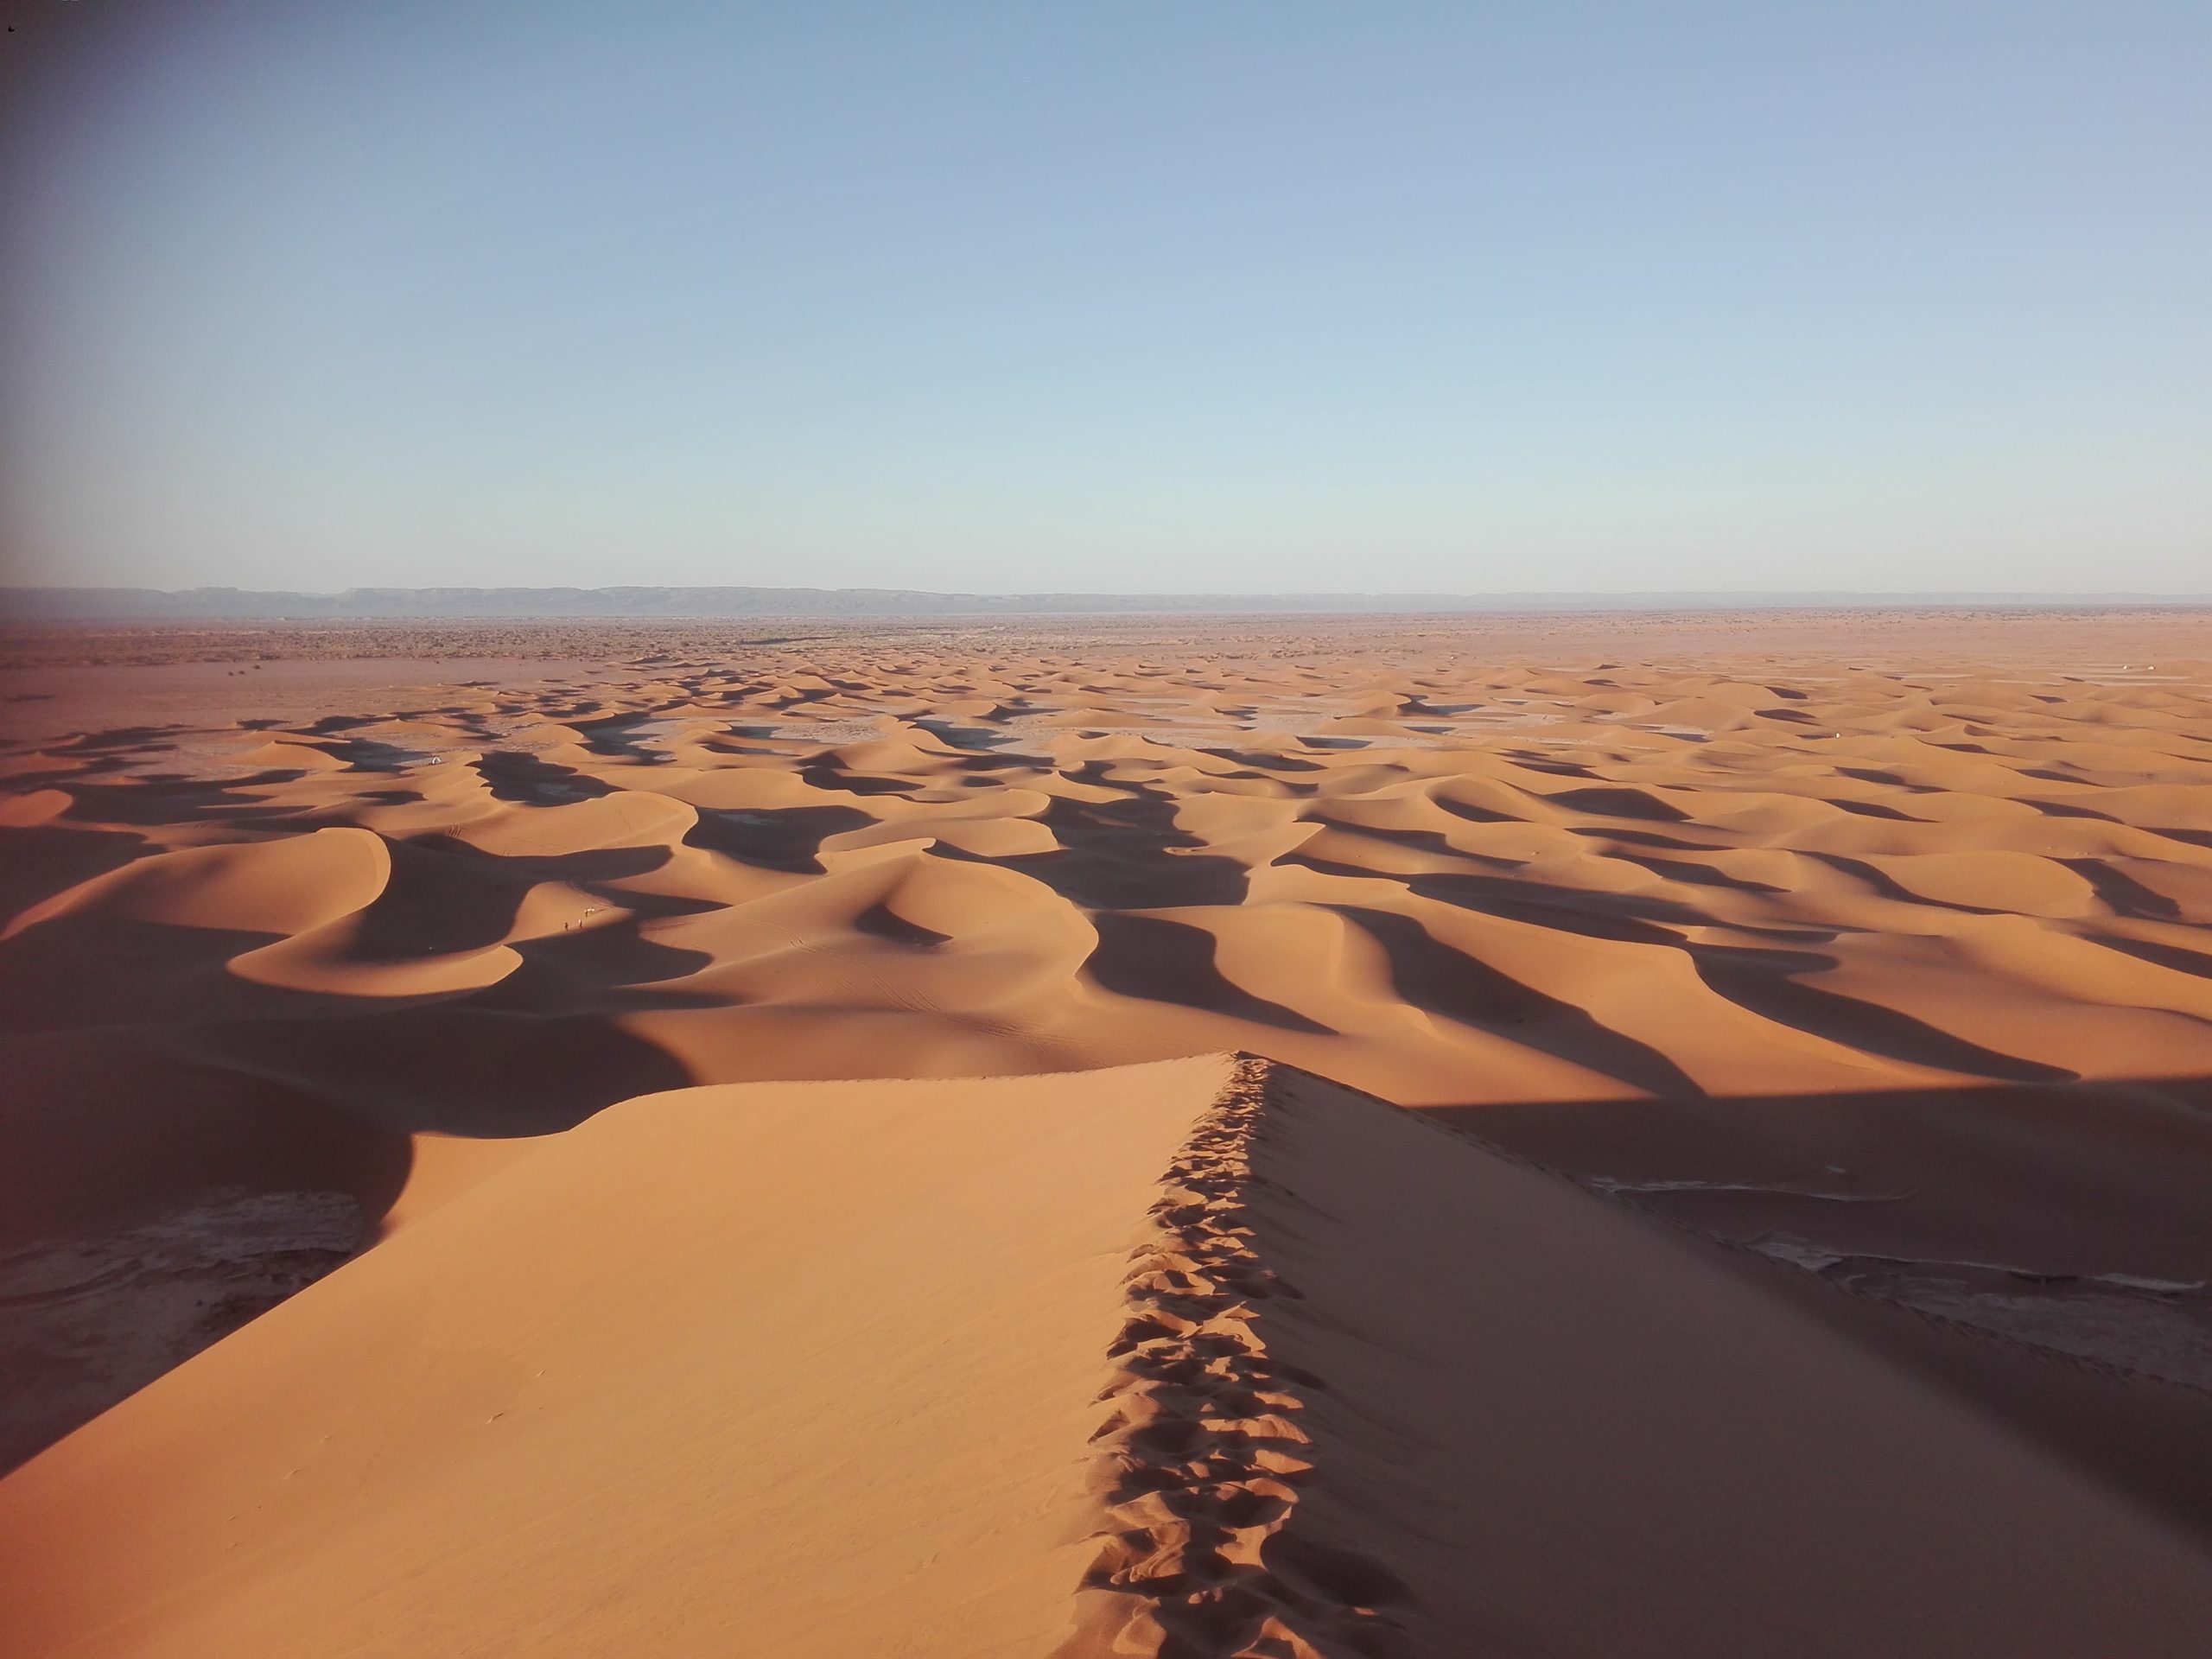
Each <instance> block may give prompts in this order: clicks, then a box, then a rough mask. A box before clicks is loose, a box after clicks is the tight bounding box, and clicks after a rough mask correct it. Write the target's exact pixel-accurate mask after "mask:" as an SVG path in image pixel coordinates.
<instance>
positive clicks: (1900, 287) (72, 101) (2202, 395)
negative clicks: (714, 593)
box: [0, 0, 2212, 592]
mask: <svg viewBox="0 0 2212 1659" xmlns="http://www.w3.org/2000/svg"><path fill="white" fill-rule="evenodd" d="M10 19H11V21H15V22H17V23H18V26H19V27H18V33H17V35H16V36H11V37H10V38H9V43H8V46H7V48H6V51H7V54H8V56H7V59H6V61H5V64H4V67H0V75H4V77H5V79H4V81H0V98H4V99H5V108H6V111H7V112H6V114H5V116H4V117H3V118H0V124H4V129H5V130H4V132H0V143H4V145H5V151H4V163H5V165H4V168H0V191H3V192H4V200H0V261H4V264H0V325H3V328H0V534H3V535H4V537H5V548H6V561H5V562H6V564H7V568H8V570H9V573H10V575H11V577H12V579H14V580H18V581H23V580H35V581H48V582H130V583H147V584H152V585H157V586H163V587H175V586H184V585H191V584H198V583H236V584H239V585H245V586H252V587H292V588H337V587H343V586H347V585H353V584H357V583H395V584H417V583H422V584H429V583H487V584H488V583H523V582H530V583H537V582H547V583H556V582H557V583H580V584H597V583H603V582H684V583H690V582H737V583H779V582H804V583H810V584H823V585H870V586H897V587H916V588H962V589H990V590H1005V589H1041V588H1062V589H1065V588H1080V589H1086V590H1101V591H1116V590H1119V591H1141V590H1167V591H1190V590H1262V589H1267V590H1285V589H1300V590H1327V589H1338V590H1348V589H1361V590H1376V591H1435V590H1444V591H1457V592H1490V591H1510V590H1527V589H1545V590H1554V589H1565V588H1573V589H1589V590H1606V589H1615V590H1618V589H1624V588H1625V589H1642V588H1668V589H1685V588H1690V589H1694V588H1891V589H1908V590H1909V589H1925V588H1982V589H2037V590H2052V591H2063V590H2067V589H2075V590H2079V589H2109V588H2139V589H2153V590H2165V591H2176V590H2188V591H2197V592H2202V591H2206V590H2212V93H2208V90H2207V89H2208V87H2212V6H2206V5H2203V4H2198V3H2187V0H2166V3H2143V0H2081V3H2075V4H2067V5H2056V4H2044V3H2036V0H2004V3H1999V0H1992V3H1976V4H1968V3H1944V0H1909V3H1895V4H1890V3H1844V0H1834V3H1823V0H1762V3H1745V4H1740V5H1737V4H1726V3H1692V0H1680V3H1675V4H1666V5H1662V4H1657V3H1650V4H1626V3H1623V4H1611V5H1600V4H1574V3H1559V4H1514V5H1507V4H1502V3H1501V4H1492V5H1478V4H1474V3H1454V4H1439V5H1391V4H1386V3H1376V4H1363V5H1354V4H1348V3H1341V0H1339V3H1327V4H1322V3H1300V0H1255V3H1205V0H1173V3H1165V0H1162V3H1147V0H1094V3H1073V0H1070V3H1056V0H1008V3H1005V4H999V5H979V4H957V3H943V4H920V3H915V4H896V5H894V4H876V5H868V6H857V5H844V4H837V3H829V0H817V3H810V4H804V5H802V4H777V5H766V4H753V5H747V4H707V3H701V4H653V3H639V4H636V5H617V4H612V3H599V4H594V5H590V6H583V5H574V4H567V3H559V0H553V3H540V0H528V3H525V0H505V3H469V0H384V3H377V4H358V3H343V0H327V3H307V0H168V3H161V4H155V3H138V4H131V3H123V0H76V3H74V4H70V5H66V6H65V5H61V4H60V3H57V0H46V3H38V0H25V3H21V4H16V5H14V6H12V7H11V9H10Z"/></svg>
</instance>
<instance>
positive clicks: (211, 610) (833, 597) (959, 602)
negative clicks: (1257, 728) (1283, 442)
mask: <svg viewBox="0 0 2212 1659" xmlns="http://www.w3.org/2000/svg"><path fill="white" fill-rule="evenodd" d="M2208 601H2212V596H2207V595H2202V594H2196V595H2190V594H1974V593H1938V594H1891V593H1843V592H1822V593H1691V592H1678V593H1635V594H1572V593H1558V594H938V593H927V592H923V591H921V590H918V589H912V588H658V587H619V588H346V590H345V591H343V592H342V593H334V594H310V593H290V592H262V591H256V590H254V589H251V588H184V589H181V590H178V591H175V592H168V591H164V590H162V589H161V588H31V587H21V588H0V618H4V619H5V620H11V621H18V622H30V621H54V622H59V621H101V620H111V621H162V620H206V621H245V620H345V619H348V618H358V619H361V620H404V619H409V618H419V619H423V620H467V619H476V618H507V619H512V620H526V619H530V618H559V617H576V618H586V617H588V618H594V619H604V618H613V617H686V618H697V619H709V618H715V617H757V616H775V617H901V616H948V617H950V616H1081V615H1091V616H1097V615H1116V614H1119V615H1254V614H1285V615H1330V614H1356V615H1420V614H1424V613H1455V612H1499V611H1509V612H1510V611H1667V610H1700V611H1707V610H1795V609H1804V608H1862V607H1924V606H2036V607H2072V608H2079V607H2083V606H2128V605H2188V604H2202V603H2206V602H2208Z"/></svg>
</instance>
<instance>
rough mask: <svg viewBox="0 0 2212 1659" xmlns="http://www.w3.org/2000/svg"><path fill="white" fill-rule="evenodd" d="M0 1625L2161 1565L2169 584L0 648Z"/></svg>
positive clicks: (2210, 677) (1570, 1643) (1487, 1609)
mask: <svg viewBox="0 0 2212 1659" xmlns="http://www.w3.org/2000/svg"><path fill="white" fill-rule="evenodd" d="M0 646H4V648H5V649H6V651H7V652H9V653H10V658H11V661H12V663H13V664H14V665H13V666H10V667H7V668H5V669H0V738H4V741H0V913H4V915H5V917H6V921H5V935H4V938H3V939H0V982H3V985H4V998H0V1024H3V1025H4V1028H5V1032H4V1050H3V1051H0V1065H4V1074H3V1075H4V1077H5V1079H6V1086H5V1091H4V1101H0V1183H3V1184H4V1185H0V1313H4V1325H0V1365H4V1367H5V1369H6V1377H7V1387H6V1390H5V1394H4V1396H3V1397H0V1466H4V1465H13V1471H12V1472H11V1473H9V1474H7V1475H6V1476H5V1477H4V1478H0V1561H4V1563H5V1565H4V1567H0V1649H4V1650H5V1651H7V1652H9V1653H10V1654H22V1655H25V1656H48V1655H53V1656H61V1655H68V1656H81V1659H92V1656H122V1655H134V1656H135V1655H161V1656H214V1655H223V1656H235V1655H240V1654H301V1655H308V1654H313V1655H316V1656H340V1655H343V1656H370V1655H376V1656H386V1655H389V1656H400V1655H422V1654H474V1655H533V1656H535V1655H548V1656H550V1655H562V1656H569V1655H591V1656H599V1655H606V1656H615V1655H621V1656H625V1659H633V1656H677V1655H682V1656H691V1655H700V1656H704V1655H709V1654H712V1655H717V1656H723V1655H760V1656H780V1655H794V1656H817V1655H818V1656H824V1659H827V1656H831V1655H836V1656H849V1655H855V1654H861V1653H871V1654H876V1653H880V1654H886V1655H890V1654H900V1655H912V1656H965V1655H993V1656H996V1655H1004V1656H1009V1659H1011V1656H1040V1659H1041V1656H1047V1655H1051V1656H1058V1659H1095V1656H1096V1659H1103V1656H1107V1655H1112V1654H1160V1655H1164V1656H1185V1659H1212V1656H1246V1659H1295V1656H1330V1659H1335V1656H1368V1659H1398V1656H1432V1655H1433V1656H1461V1655H1465V1656H1474V1655H1491V1654H1496V1655H1501V1656H1529V1659H1536V1656H1589V1659H1598V1656H1609V1659H1610V1656H1627V1655H1682V1656H1691V1655H1696V1656H1721V1655H1725V1656H1744V1659H1772V1656H1777V1655H1783V1654H1789V1655H1806V1656H1816V1655H1821V1656H1824V1655H1834V1656H1839V1659H1841V1656H1870V1655H1894V1656H1964V1655H1969V1654H1984V1653H1987V1654H1997V1653H2003V1654H2005V1655H2008V1656H2030V1655H2049V1656H2061V1655H2066V1656H2090V1655H2112V1654H2127V1655H2131V1656H2153V1655H2173V1656H2182V1655H2195V1654H2201V1653H2202V1652H2203V1651H2204V1650H2205V1640H2206V1638H2205V1631H2206V1630H2208V1629H2212V1496H2208V1494H2212V1289H2208V1281H2212V1204H2208V1203H2207V1202H2206V1194H2207V1192H2208V1176H2212V933H2208V931H2207V925H2208V923H2212V614H2207V613H2199V612H2190V611H2186V610H2177V609H2156V610H2152V609H2145V610H2133V611H2110V612H2080V613H2068V612H2063V611H2056V610H2033V611H2029V610H2022V611H1986V612H1972V611H1958V610H1952V611H1928V612H1910V611H1888V612H1880V613H1872V612H1869V613H1847V612H1822V613H1810V612H1807V613H1708V614H1690V613H1683V614H1646V615H1627V614H1621V615H1580V616H1567V615H1562V616H1511V617H1487V618H1486V617H1479V616H1470V617H1427V618H1418V619H1414V618H1408V619H1388V618H1363V619H1358V620H1349V619H1328V618H1293V617H1281V616H1277V617H1273V618H1269V619H1265V620H1257V619H1255V620H1244V619H1236V618H1211V617H1210V618H1205V619H1202V620H1201V619H1189V618H1180V619H1179V618H1150V619H1141V618H1129V619H1102V620H1096V621H1085V622H1082V623H1063V622H1058V621H1055V620H1045V619H1039V620H993V621H990V622H988V623H979V624H977V625H976V626H969V627H961V626H952V625H949V624H946V623H944V622H940V621H931V622H928V623H912V624H890V623H869V624H860V623H852V624H842V625H840V624H823V623H819V622H792V623H789V624H784V625H778V624H775V623H773V622H769V621H761V620H753V621H748V622H746V623H742V624H728V625H723V624H715V623H709V622H677V621H671V622H667V623H637V622H608V623H605V624H574V625H559V626H554V625H531V624H520V623H518V624H512V625H508V624H501V625H490V624H471V625H460V624H455V625H450V626H432V625H421V626H397V625H395V626H389V627H385V626H375V627H372V626H351V627H348V626H306V625H299V626H269V627H254V628H246V627H237V628H223V627H207V628H196V629H193V630H180V629H156V628H146V629H129V628H104V629H101V630H97V631H92V630H80V631H72V630H67V629H44V630H38V631H19V632H16V633H15V634H13V635H10V636H7V637H5V638H4V639H0Z"/></svg>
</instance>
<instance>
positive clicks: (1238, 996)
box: [1084, 911, 1334, 1036]
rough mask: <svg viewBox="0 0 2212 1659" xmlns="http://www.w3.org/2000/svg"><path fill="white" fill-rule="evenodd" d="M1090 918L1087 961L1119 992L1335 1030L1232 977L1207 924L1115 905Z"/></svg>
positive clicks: (1290, 1027)
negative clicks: (1092, 934)
mask: <svg viewBox="0 0 2212 1659" xmlns="http://www.w3.org/2000/svg"><path fill="white" fill-rule="evenodd" d="M1090 920H1091V925H1092V926H1093V927H1095V928H1096V930H1097V931H1098V944H1097V946H1096V949H1094V950H1092V951H1091V953H1090V957H1089V958H1088V960H1087V961H1086V962H1085V963H1084V966H1085V967H1086V968H1087V969H1090V976H1091V977H1092V978H1093V979H1095V980H1096V981H1097V982H1098V983H1099V984H1100V985H1102V986H1103V987H1104V988H1106V989H1108V990H1109V991H1112V992H1113V993H1115V995H1117V996H1133V997H1141V998H1143V999H1145V1000H1147V1001H1154V1002H1174V1003H1179V1004H1181V1005H1182V1006H1183V1007H1191V1008H1203V1009H1205V1010H1206V1011H1207V1012H1208V1013H1210V1014H1228V1015H1229V1016H1230V1017H1231V1018H1232V1019H1237V1020H1254V1021H1255V1022H1257V1023H1258V1024H1261V1025H1263V1026H1273V1027H1276V1028H1277V1029H1278V1030H1281V1031H1303V1032H1311V1033H1315V1034H1318V1035H1321V1036H1331V1035H1333V1034H1334V1033H1333V1031H1332V1028H1331V1027H1327V1026H1324V1025H1320V1024H1319V1023H1317V1022H1316V1021H1314V1020H1309V1019H1307V1018H1306V1016H1305V1015H1304V1014H1300V1013H1299V1012H1298V1011H1297V1010H1296V1009H1295V1008H1287V1007H1284V1006H1283V1005H1282V1004H1281V1003H1280V1002H1275V1001H1269V1000H1268V998H1266V997H1263V996H1255V995H1253V994H1252V993H1251V992H1249V991H1248V990H1246V989H1245V988H1243V986H1241V985H1239V984H1237V983H1236V982H1235V981H1233V980H1231V979H1230V978H1229V977H1228V976H1226V975H1224V973H1223V972H1222V971H1221V969H1220V968H1219V966H1218V965H1217V963H1216V961H1215V956H1216V951H1217V941H1216V939H1215V938H1214V936H1213V935H1212V934H1211V933H1209V932H1207V931H1205V929H1204V928H1202V927H1192V926H1191V925H1188V924H1186V923H1183V922H1176V921H1170V920H1168V919H1167V918H1166V917H1161V916H1133V915H1125V914H1123V913H1122V912H1116V911H1100V912H1097V913H1096V915H1094V916H1093V917H1092V918H1090Z"/></svg>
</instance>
